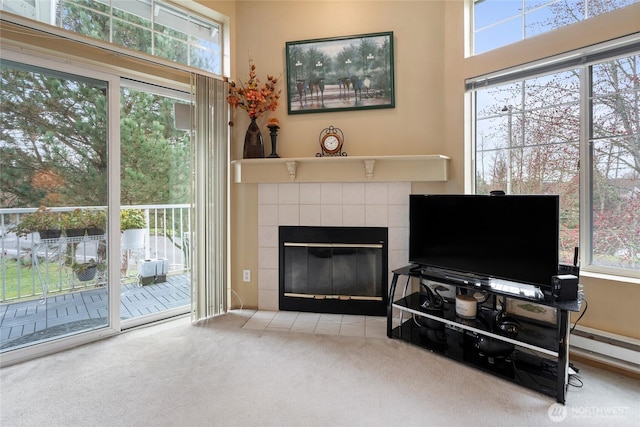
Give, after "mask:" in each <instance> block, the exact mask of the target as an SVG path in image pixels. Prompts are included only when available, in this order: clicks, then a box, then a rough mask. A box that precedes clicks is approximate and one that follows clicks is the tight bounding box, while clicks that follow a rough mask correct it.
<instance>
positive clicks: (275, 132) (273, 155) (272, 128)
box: [267, 124, 280, 158]
mask: <svg viewBox="0 0 640 427" xmlns="http://www.w3.org/2000/svg"><path fill="white" fill-rule="evenodd" d="M267 127H268V128H269V135H271V154H269V155H268V156H267V157H270V158H280V156H279V155H278V153H277V152H276V138H277V136H278V129H280V126H278V125H275V124H274V125H267Z"/></svg>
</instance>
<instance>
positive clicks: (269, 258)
mask: <svg viewBox="0 0 640 427" xmlns="http://www.w3.org/2000/svg"><path fill="white" fill-rule="evenodd" d="M449 160H450V159H449V158H448V157H447V156H443V155H439V154H435V155H417V156H377V157H376V156H373V157H362V156H361V157H357V156H349V157H333V158H331V157H330V158H317V157H315V158H286V159H285V158H282V159H266V158H265V159H245V160H234V161H232V162H231V166H232V173H233V180H234V182H235V183H236V184H245V183H246V184H257V185H258V308H259V309H260V310H269V311H278V310H279V307H278V305H279V303H278V289H279V275H278V249H279V248H278V244H279V242H278V227H279V226H280V225H292V226H338V227H340V226H344V227H364V226H367V227H387V228H388V231H389V239H388V252H389V258H388V271H389V280H391V274H392V273H391V272H392V271H393V270H394V269H396V268H399V267H402V266H404V265H406V264H407V263H408V259H409V251H408V248H409V194H410V193H411V183H412V182H421V181H422V182H426V181H430V182H445V181H447V179H448V162H449Z"/></svg>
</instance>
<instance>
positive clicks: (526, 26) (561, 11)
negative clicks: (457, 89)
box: [473, 0, 640, 54]
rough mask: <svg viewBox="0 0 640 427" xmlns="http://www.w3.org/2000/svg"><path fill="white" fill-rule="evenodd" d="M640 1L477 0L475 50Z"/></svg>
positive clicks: (475, 8) (474, 12) (499, 45)
mask: <svg viewBox="0 0 640 427" xmlns="http://www.w3.org/2000/svg"><path fill="white" fill-rule="evenodd" d="M638 1H640V0H474V2H473V40H474V43H473V53H474V54H478V53H482V52H486V51H489V50H492V49H495V48H498V47H501V46H506V45H508V44H511V43H514V42H517V41H519V40H523V39H526V38H529V37H533V36H535V35H537V34H541V33H545V32H547V31H551V30H554V29H556V28H560V27H564V26H566V25H570V24H574V23H576V22H580V21H583V20H585V19H589V18H593V17H594V16H598V15H602V14H603V13H607V12H610V11H612V10H615V9H620V8H621V7H625V6H628V5H630V4H632V3H637V2H638Z"/></svg>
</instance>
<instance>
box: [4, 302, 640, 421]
mask: <svg viewBox="0 0 640 427" xmlns="http://www.w3.org/2000/svg"><path fill="white" fill-rule="evenodd" d="M252 314H253V312H252V311H247V310H244V311H234V312H231V313H229V314H227V315H225V316H221V317H218V318H216V319H213V320H211V321H208V322H205V323H202V324H200V325H197V326H192V325H191V324H190V323H189V319H188V318H180V319H177V320H173V321H170V322H165V323H161V324H157V325H153V326H150V327H146V328H141V329H137V330H134V331H131V332H127V333H124V334H122V335H120V336H117V337H114V338H109V339H106V340H102V341H99V342H95V343H92V344H88V345H85V346H82V347H78V348H75V349H73V350H70V351H65V352H61V353H57V354H54V355H51V356H47V357H42V358H40V359H36V360H32V361H29V362H25V363H22V364H18V365H14V366H9V367H6V368H3V369H1V370H0V381H1V382H0V386H1V389H0V394H1V397H0V403H1V406H0V425H2V426H21V425H22V426H47V427H49V426H478V425H486V426H540V425H581V426H584V425H594V426H604V425H615V426H626V425H629V426H631V425H633V426H637V425H638V421H639V420H640V382H639V381H636V380H632V379H629V378H627V377H623V376H620V375H616V374H612V373H609V372H605V371H602V370H599V369H595V368H591V367H588V366H580V365H578V367H579V368H580V374H581V377H582V380H583V381H584V387H583V388H581V389H571V390H570V391H569V395H568V400H567V406H565V407H564V409H563V410H564V411H565V412H564V413H561V412H558V411H557V409H558V408H555V405H554V399H552V398H550V397H547V396H544V395H541V394H539V393H536V392H534V391H531V390H528V389H525V388H523V387H519V386H517V385H514V384H511V383H509V382H506V381H503V380H500V379H497V378H495V377H493V376H491V375H488V374H485V373H482V372H479V371H477V370H475V369H472V368H468V367H465V366H462V365H459V364H457V363H455V362H453V361H450V360H448V359H446V358H444V357H441V356H438V355H435V354H432V353H430V352H427V351H425V350H423V349H420V348H417V347H414V346H411V345H409V344H407V343H404V342H401V341H398V340H390V339H388V338H364V337H350V336H339V335H322V334H308V333H293V332H283V331H273V330H252V329H246V328H245V329H243V328H242V326H243V325H244V324H245V323H246V322H247V320H248V319H249V318H250V317H251V315H252ZM550 408H551V409H552V411H553V410H554V409H555V410H556V412H554V415H555V416H556V417H562V418H563V421H562V422H561V423H556V422H554V421H553V420H552V417H550V416H549V410H550ZM556 419H559V418H556Z"/></svg>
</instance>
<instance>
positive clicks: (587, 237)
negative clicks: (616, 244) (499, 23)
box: [465, 34, 640, 284]
mask: <svg viewBox="0 0 640 427" xmlns="http://www.w3.org/2000/svg"><path fill="white" fill-rule="evenodd" d="M639 51H640V35H639V34H633V35H630V36H627V37H623V38H620V39H616V40H613V41H609V42H605V43H601V44H598V45H594V46H588V47H586V48H583V49H579V50H576V51H572V52H567V53H564V54H561V55H558V56H555V57H552V58H546V59H544V60H540V61H535V62H532V63H528V64H523V65H521V66H517V67H513V68H510V69H507V70H502V71H499V72H495V73H491V74H487V75H483V76H479V77H476V78H472V79H468V80H467V81H466V87H467V95H468V97H467V99H468V101H469V106H468V107H469V108H468V109H467V111H468V112H469V113H468V116H467V118H468V120H469V122H470V126H469V127H468V129H469V130H468V132H469V133H470V136H469V137H467V138H465V140H466V141H469V143H468V145H467V147H468V148H467V150H468V151H467V158H468V159H469V161H468V164H467V167H466V169H467V171H468V174H467V179H466V180H465V189H466V190H467V192H475V188H476V182H475V180H476V161H477V159H476V147H475V143H474V141H475V132H476V126H475V124H476V111H474V107H473V106H474V104H475V103H474V102H472V100H473V91H474V90H475V89H481V88H485V87H489V86H498V85H502V84H506V83H510V82H517V81H522V80H525V79H526V78H531V77H534V76H536V75H541V74H547V73H549V72H550V71H561V70H563V69H568V68H580V70H581V71H580V72H581V81H582V82H585V81H589V79H588V74H589V67H590V66H591V65H595V64H598V63H600V62H603V61H606V60H609V59H613V58H616V57H623V56H628V55H633V54H638V52H639ZM580 91H581V92H580V103H581V109H580V110H581V112H580V122H581V125H580V164H581V165H585V166H583V167H581V168H580V188H579V194H580V210H579V213H580V248H579V251H580V253H579V255H580V260H581V263H582V264H581V266H580V267H581V270H580V271H581V274H586V275H593V276H594V277H605V278H612V277H613V278H615V279H617V280H623V281H629V282H632V283H638V284H640V271H634V270H629V269H618V268H612V267H604V266H597V265H593V264H591V259H592V245H591V236H592V229H591V225H592V212H591V206H592V200H593V197H592V187H591V185H590V184H589V183H591V178H592V166H593V165H592V163H591V156H590V152H589V145H590V143H589V141H590V135H589V126H588V123H589V120H590V117H589V95H590V87H589V86H588V85H585V84H581V87H580Z"/></svg>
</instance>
